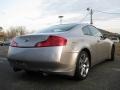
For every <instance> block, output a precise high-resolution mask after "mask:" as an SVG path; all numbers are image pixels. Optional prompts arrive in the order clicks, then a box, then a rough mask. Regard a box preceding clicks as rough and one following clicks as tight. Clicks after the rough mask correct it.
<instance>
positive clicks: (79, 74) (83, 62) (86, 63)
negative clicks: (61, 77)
mask: <svg viewBox="0 0 120 90" xmlns="http://www.w3.org/2000/svg"><path fill="white" fill-rule="evenodd" d="M89 69H90V57H89V55H88V53H87V52H86V51H81V52H80V54H79V56H78V59H77V63H76V70H75V74H74V79H75V80H84V79H85V78H86V77H87V76H88V72H89Z"/></svg>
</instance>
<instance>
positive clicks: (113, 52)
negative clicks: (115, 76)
mask: <svg viewBox="0 0 120 90" xmlns="http://www.w3.org/2000/svg"><path fill="white" fill-rule="evenodd" d="M114 60H115V47H114V46H113V47H112V50H111V59H110V61H114Z"/></svg>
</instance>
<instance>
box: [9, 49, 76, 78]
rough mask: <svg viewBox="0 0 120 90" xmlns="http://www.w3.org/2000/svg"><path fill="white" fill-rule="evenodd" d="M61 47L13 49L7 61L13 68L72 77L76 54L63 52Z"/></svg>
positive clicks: (10, 50)
mask: <svg viewBox="0 0 120 90" xmlns="http://www.w3.org/2000/svg"><path fill="white" fill-rule="evenodd" d="M62 49H63V47H54V48H53V47H50V48H13V47H10V49H9V52H8V61H9V62H10V65H11V66H12V67H13V68H19V69H26V70H37V71H44V72H54V73H55V72H56V73H59V74H65V75H71V76H72V75H74V71H75V63H76V58H77V54H78V53H75V52H74V53H72V52H64V51H63V50H62Z"/></svg>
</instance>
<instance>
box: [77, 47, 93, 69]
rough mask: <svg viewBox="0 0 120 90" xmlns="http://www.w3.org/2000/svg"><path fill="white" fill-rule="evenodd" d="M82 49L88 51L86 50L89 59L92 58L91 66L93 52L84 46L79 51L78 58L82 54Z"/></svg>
mask: <svg viewBox="0 0 120 90" xmlns="http://www.w3.org/2000/svg"><path fill="white" fill-rule="evenodd" d="M81 51H86V52H87V53H88V55H89V59H90V67H91V52H90V50H89V49H88V48H86V47H85V48H82V49H81V50H80V51H79V54H78V57H77V59H78V58H79V55H80V53H81Z"/></svg>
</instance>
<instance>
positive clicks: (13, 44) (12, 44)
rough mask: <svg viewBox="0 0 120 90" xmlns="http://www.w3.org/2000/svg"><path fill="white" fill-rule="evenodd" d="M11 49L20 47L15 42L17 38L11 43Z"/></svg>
mask: <svg viewBox="0 0 120 90" xmlns="http://www.w3.org/2000/svg"><path fill="white" fill-rule="evenodd" d="M10 46H11V47H18V45H17V43H16V42H15V38H14V39H13V40H12V41H11V43H10Z"/></svg>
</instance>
